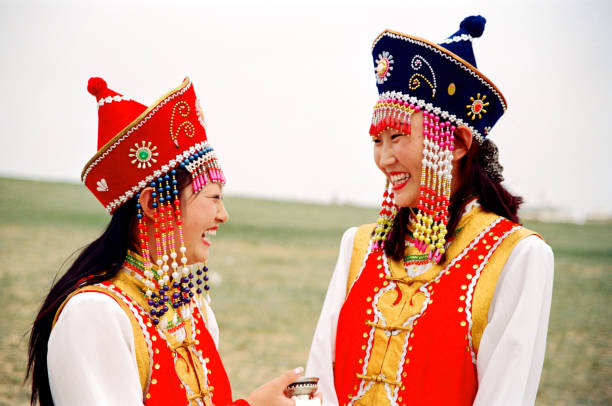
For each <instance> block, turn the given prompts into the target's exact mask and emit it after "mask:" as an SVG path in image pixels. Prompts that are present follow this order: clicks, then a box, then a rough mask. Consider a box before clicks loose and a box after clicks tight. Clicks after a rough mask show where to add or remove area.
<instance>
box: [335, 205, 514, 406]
mask: <svg viewBox="0 0 612 406" xmlns="http://www.w3.org/2000/svg"><path fill="white" fill-rule="evenodd" d="M518 229H520V226H518V225H516V224H514V223H512V222H510V221H509V220H506V219H504V218H501V217H498V218H497V219H496V220H495V221H493V222H492V223H491V224H489V225H488V226H487V227H486V228H484V229H480V230H477V231H479V232H478V233H475V234H474V235H475V238H473V239H471V242H469V244H467V245H466V246H464V247H459V251H456V254H453V255H452V257H451V256H449V259H447V261H446V262H445V263H444V264H443V265H442V266H439V269H438V270H435V269H434V270H432V273H430V274H428V275H430V277H429V278H427V277H425V274H423V275H422V276H416V277H414V278H410V277H408V276H406V274H405V272H403V267H402V266H401V265H400V267H401V272H402V273H403V275H400V274H399V272H397V271H393V269H392V268H393V267H390V265H389V263H390V261H389V260H388V259H387V258H386V256H385V254H384V253H383V252H382V251H380V250H375V251H372V249H371V246H369V247H368V249H367V252H366V254H365V258H366V259H365V261H364V262H363V267H362V269H361V271H360V272H359V274H358V275H357V276H356V280H355V281H354V283H353V285H352V286H351V287H350V291H349V293H348V295H347V298H346V301H345V303H344V305H343V307H342V309H341V311H340V315H339V319H338V328H337V335H336V353H335V365H334V376H335V388H336V393H337V395H338V401H339V403H340V405H404V404H405V405H411V406H420V405H423V406H424V405H427V406H433V405H452V406H462V405H465V406H468V405H472V404H473V401H474V398H475V395H476V390H477V387H478V380H477V373H476V350H475V345H474V343H473V342H472V341H473V340H472V327H473V320H472V305H473V298H474V291H475V289H476V286H477V284H478V282H479V279H480V276H481V273H482V271H483V269H484V268H485V267H486V266H487V264H488V261H489V259H490V257H491V256H492V255H493V253H494V252H495V251H496V250H497V249H498V247H499V246H500V244H501V243H502V242H503V241H504V239H506V237H508V236H509V235H510V234H512V233H513V232H514V231H516V230H518ZM468 241H470V240H468ZM452 245H453V244H451V246H452ZM455 248H457V247H455ZM506 258H507V257H506ZM504 262H505V258H504ZM502 265H503V264H502ZM394 269H397V268H394ZM428 272H429V271H428ZM487 308H488V303H487Z"/></svg>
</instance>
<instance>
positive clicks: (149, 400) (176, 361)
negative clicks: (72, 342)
mask: <svg viewBox="0 0 612 406" xmlns="http://www.w3.org/2000/svg"><path fill="white" fill-rule="evenodd" d="M83 292H101V293H105V294H107V295H108V296H110V297H111V298H113V299H114V300H115V301H116V302H117V303H118V304H119V305H120V306H121V307H122V308H124V310H125V309H126V305H127V308H129V311H130V313H128V316H129V318H130V319H131V320H132V323H134V320H136V322H137V323H138V325H139V326H140V328H141V330H142V334H143V336H144V339H145V342H146V346H147V350H148V358H149V362H148V365H149V371H148V377H147V380H146V382H147V383H146V385H145V389H144V390H143V393H144V399H143V402H144V404H145V405H146V406H155V405H160V406H161V405H164V406H165V405H207V406H208V405H217V406H227V405H237V406H238V405H240V406H248V403H247V402H246V401H244V400H238V401H236V402H233V401H232V390H231V387H230V382H229V379H228V377H227V373H226V372H225V368H224V367H223V363H222V362H221V358H220V356H219V353H218V351H217V347H216V346H215V343H214V341H213V339H212V337H211V335H210V334H209V332H208V329H207V328H206V324H205V315H204V313H203V312H204V311H205V310H204V309H202V308H200V306H199V305H197V303H196V305H195V306H194V310H193V324H192V326H193V328H186V329H185V331H186V332H187V336H186V338H185V339H184V340H183V342H182V343H178V342H176V340H169V341H167V340H166V338H165V337H164V334H172V333H173V329H168V330H163V329H161V328H156V327H155V326H154V325H153V323H152V321H151V319H150V318H149V315H148V313H147V312H146V311H145V310H144V309H143V308H142V307H141V305H140V304H138V303H137V302H136V301H135V300H133V299H132V298H131V297H130V296H129V295H127V294H126V293H125V292H124V291H123V290H121V289H120V288H119V287H118V286H116V285H115V284H113V282H112V281H105V282H102V283H100V284H97V285H94V286H88V287H85V288H83V289H81V290H79V291H78V292H77V294H78V293H83ZM194 303H195V301H194ZM189 333H191V334H189ZM171 342H174V343H175V344H174V347H173V346H172V344H171ZM181 364H182V365H181ZM179 367H181V369H182V370H183V371H184V370H187V371H189V370H192V371H190V373H195V374H196V379H197V385H192V386H190V385H189V384H188V383H187V382H186V381H183V380H181V377H180V376H179V373H178V369H179ZM194 386H195V387H194Z"/></svg>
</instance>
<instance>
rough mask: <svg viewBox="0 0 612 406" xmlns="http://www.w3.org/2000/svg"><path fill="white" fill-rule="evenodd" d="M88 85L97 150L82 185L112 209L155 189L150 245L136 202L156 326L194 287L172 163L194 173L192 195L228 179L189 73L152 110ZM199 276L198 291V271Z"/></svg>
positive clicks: (98, 84)
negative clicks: (95, 119)
mask: <svg viewBox="0 0 612 406" xmlns="http://www.w3.org/2000/svg"><path fill="white" fill-rule="evenodd" d="M87 90H88V91H89V93H91V94H92V95H93V96H95V97H96V100H97V107H98V152H97V153H96V155H95V156H94V157H93V158H92V159H91V160H90V161H89V162H88V163H87V165H85V168H84V169H83V173H82V175H81V179H82V181H83V183H84V184H85V185H86V186H87V188H89V190H91V192H92V193H93V194H94V195H95V196H96V198H97V199H98V200H99V201H100V203H102V205H103V206H104V207H105V208H106V210H107V211H108V212H109V213H111V214H112V213H113V212H114V211H115V210H116V209H117V208H118V207H119V206H121V205H123V204H124V203H126V202H127V201H129V200H130V199H132V198H133V197H136V198H140V192H141V191H142V190H143V189H144V188H146V187H151V188H152V189H153V191H152V193H151V196H152V198H153V203H152V207H153V210H154V211H153V222H152V223H153V224H152V225H153V227H154V230H153V235H154V239H155V241H154V242H150V241H149V230H148V225H147V222H146V221H145V219H144V214H143V211H142V207H141V206H140V202H138V203H137V204H136V207H137V210H138V212H137V218H138V231H139V232H138V237H139V240H140V250H141V254H142V258H143V264H142V265H143V268H144V269H143V273H144V276H145V280H144V284H145V286H146V291H145V294H146V295H147V296H148V297H149V304H150V305H151V307H152V309H151V316H152V319H153V321H154V322H155V323H158V322H159V318H160V317H161V316H163V314H164V313H165V312H167V311H168V309H169V305H171V306H173V307H174V308H176V309H179V308H181V306H183V305H186V304H188V303H189V302H190V301H191V298H192V297H193V296H194V292H193V290H194V289H193V288H194V287H196V285H194V284H193V282H192V279H193V278H194V275H193V274H192V272H191V269H190V267H189V266H187V256H186V251H187V249H186V247H185V245H184V243H183V231H182V220H181V209H180V199H179V190H178V181H177V179H176V175H177V169H176V168H177V167H180V168H183V169H185V170H187V171H188V172H189V173H190V174H191V178H192V188H193V192H194V193H198V192H199V191H200V190H201V189H202V188H203V187H204V186H205V185H206V184H208V183H210V182H215V183H219V184H225V176H224V175H223V172H222V171H221V168H220V167H219V164H218V162H217V157H216V154H215V152H214V150H213V149H212V147H211V146H210V144H209V143H208V141H207V137H206V130H205V128H204V116H203V113H202V110H201V108H200V104H199V102H198V100H197V98H196V95H195V92H194V89H193V85H192V83H191V81H190V80H189V79H188V78H186V79H185V80H184V81H183V83H182V84H181V85H180V86H179V87H178V88H176V89H174V90H172V91H170V92H169V93H167V94H166V95H164V96H163V97H162V98H160V99H159V100H158V101H157V102H155V103H154V104H153V105H152V106H150V107H146V106H144V105H142V104H140V103H138V102H136V101H134V100H131V99H130V98H129V97H126V96H123V95H121V94H119V93H117V92H115V91H113V90H111V89H109V88H108V87H107V85H106V82H105V81H104V80H103V79H101V78H91V79H89V82H88V86H87ZM177 242H178V245H179V246H178V247H177ZM153 245H154V246H153ZM152 249H155V257H156V261H155V262H156V263H155V264H153V263H152V260H151V250H152ZM206 269H207V268H206V267H204V271H205V270H206ZM197 273H198V278H197V281H196V282H197V287H196V289H195V293H198V294H199V293H203V291H202V287H201V286H200V285H202V283H203V282H202V280H201V279H200V276H201V274H202V270H201V269H198V271H197ZM204 279H205V281H206V280H207V277H206V276H204ZM204 285H205V286H204V289H205V290H206V291H207V290H208V285H207V284H204ZM171 290H172V291H171Z"/></svg>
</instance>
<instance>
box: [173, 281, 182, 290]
mask: <svg viewBox="0 0 612 406" xmlns="http://www.w3.org/2000/svg"><path fill="white" fill-rule="evenodd" d="M179 286H181V285H180V284H179V283H178V282H174V283H173V284H172V287H173V288H175V289H176V288H178V287H179Z"/></svg>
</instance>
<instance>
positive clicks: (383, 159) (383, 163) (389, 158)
mask: <svg viewBox="0 0 612 406" xmlns="http://www.w3.org/2000/svg"><path fill="white" fill-rule="evenodd" d="M390 144H391V143H389V142H383V143H382V145H381V151H380V161H379V164H380V167H381V168H385V167H387V166H391V165H393V164H395V162H396V158H395V154H394V153H393V147H392V146H391V145H390Z"/></svg>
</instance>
